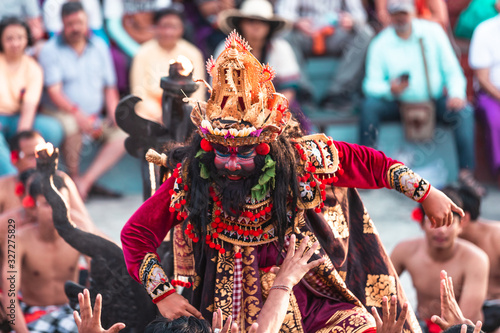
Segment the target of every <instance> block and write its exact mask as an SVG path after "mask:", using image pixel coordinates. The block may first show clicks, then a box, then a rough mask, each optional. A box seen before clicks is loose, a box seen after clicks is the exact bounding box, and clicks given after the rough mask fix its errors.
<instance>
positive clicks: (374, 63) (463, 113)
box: [360, 0, 485, 195]
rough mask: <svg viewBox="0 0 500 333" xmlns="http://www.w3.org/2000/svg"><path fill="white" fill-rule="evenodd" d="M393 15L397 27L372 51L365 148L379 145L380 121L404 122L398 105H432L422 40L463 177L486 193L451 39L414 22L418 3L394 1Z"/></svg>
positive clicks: (471, 117)
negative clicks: (479, 179) (476, 163)
mask: <svg viewBox="0 0 500 333" xmlns="http://www.w3.org/2000/svg"><path fill="white" fill-rule="evenodd" d="M389 13H391V20H392V24H391V26H389V27H388V28H387V29H385V30H384V31H382V32H381V33H380V34H379V35H378V36H377V37H375V39H374V40H373V42H372V44H371V45H370V48H369V50H368V56H367V61H366V77H365V81H364V85H363V88H364V92H365V95H366V99H365V101H364V103H363V107H362V110H361V120H360V136H361V138H360V142H361V144H363V145H367V146H376V143H377V137H378V129H379V124H380V121H382V120H400V113H399V105H398V102H411V103H415V102H423V101H429V96H428V89H427V84H426V74H425V68H424V59H423V58H422V51H421V48H420V42H419V40H420V39H421V40H422V42H423V45H424V49H425V57H426V62H427V65H428V73H429V81H430V90H431V96H430V97H431V99H432V101H433V102H434V104H435V106H436V115H437V120H438V122H441V123H443V124H446V125H450V126H452V129H453V133H454V136H455V143H456V146H457V152H458V159H459V167H460V172H459V179H460V181H462V182H463V183H465V184H467V185H469V186H471V187H474V188H475V190H476V191H477V192H478V193H479V194H480V195H484V192H485V189H484V188H483V187H482V186H480V185H479V184H478V183H477V181H476V180H475V179H474V177H473V174H472V170H473V167H474V114H473V110H472V108H471V107H470V106H469V105H468V104H467V101H466V98H465V86H466V81H465V78H464V76H463V73H462V70H461V68H460V65H459V63H458V60H457V58H456V56H455V54H454V53H453V49H452V47H451V44H450V41H449V40H448V38H447V36H446V34H445V32H444V30H443V29H442V28H441V27H440V26H439V25H437V24H436V23H434V22H429V21H426V20H419V19H414V18H413V14H414V5H413V1H412V0H399V1H398V0H393V1H390V2H389ZM405 78H406V79H405ZM445 89H446V91H447V93H444V91H445Z"/></svg>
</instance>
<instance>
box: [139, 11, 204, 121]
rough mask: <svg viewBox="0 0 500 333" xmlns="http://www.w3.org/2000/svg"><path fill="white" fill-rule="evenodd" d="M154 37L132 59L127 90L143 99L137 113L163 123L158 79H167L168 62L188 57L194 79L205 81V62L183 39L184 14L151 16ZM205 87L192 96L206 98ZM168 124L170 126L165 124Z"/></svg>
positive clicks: (160, 13)
mask: <svg viewBox="0 0 500 333" xmlns="http://www.w3.org/2000/svg"><path fill="white" fill-rule="evenodd" d="M153 22H154V32H155V34H154V38H153V39H151V40H150V41H148V42H146V43H144V44H143V45H142V46H141V48H140V49H139V52H137V55H136V56H135V57H134V61H133V63H132V69H131V71H130V89H131V92H132V94H133V95H136V96H138V97H140V98H141V99H142V103H139V104H138V105H137V113H138V114H140V115H141V116H143V117H144V118H146V119H149V120H153V121H156V122H158V123H162V103H161V100H162V94H163V89H162V88H161V87H160V80H161V78H162V77H163V76H168V74H169V68H170V60H172V59H174V60H175V59H177V57H178V56H179V55H183V56H185V57H187V58H188V59H189V60H190V61H191V62H192V64H193V66H194V70H193V71H194V72H193V79H195V80H196V79H205V62H204V61H203V56H202V54H201V52H200V50H199V49H198V48H197V47H196V46H194V45H193V44H191V43H189V42H188V41H186V40H184V39H182V34H183V33H184V22H183V15H182V13H181V12H180V11H178V10H177V9H175V8H173V7H170V8H166V9H162V10H159V11H157V12H155V14H154V21H153ZM205 93H206V89H205V88H204V87H200V88H198V90H197V91H196V92H195V93H194V94H193V95H192V97H193V98H195V99H198V100H204V99H205ZM166 125H169V124H166Z"/></svg>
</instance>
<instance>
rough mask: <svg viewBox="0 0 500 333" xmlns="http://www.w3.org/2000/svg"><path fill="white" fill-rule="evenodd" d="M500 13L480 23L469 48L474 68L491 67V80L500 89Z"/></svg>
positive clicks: (471, 63) (470, 61) (470, 62)
mask: <svg viewBox="0 0 500 333" xmlns="http://www.w3.org/2000/svg"><path fill="white" fill-rule="evenodd" d="M499 46H500V15H497V16H495V17H493V18H490V19H489V20H486V21H484V22H482V23H481V24H479V25H478V26H477V28H476V30H474V34H473V35H472V40H471V44H470V49H469V64H470V67H471V68H472V69H482V68H489V70H490V81H491V83H492V84H493V85H494V86H495V87H496V88H497V89H500V47H499Z"/></svg>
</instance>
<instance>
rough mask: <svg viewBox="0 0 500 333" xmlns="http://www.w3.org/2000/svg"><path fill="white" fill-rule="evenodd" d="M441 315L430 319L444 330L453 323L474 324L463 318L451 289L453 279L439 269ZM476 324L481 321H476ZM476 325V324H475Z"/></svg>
mask: <svg viewBox="0 0 500 333" xmlns="http://www.w3.org/2000/svg"><path fill="white" fill-rule="evenodd" d="M440 292H441V317H440V316H437V315H435V316H432V318H431V321H432V322H433V323H435V324H436V325H438V326H439V327H441V329H442V330H443V331H444V330H446V329H448V328H450V327H451V326H453V325H459V324H467V325H474V323H473V322H472V321H470V320H469V319H467V318H465V317H464V315H463V314H462V310H460V307H459V306H458V303H457V300H456V298H455V291H454V290H453V281H452V279H451V277H449V276H448V273H446V271H444V270H443V271H441V286H440ZM478 324H481V325H482V323H481V322H480V321H478ZM476 325H477V324H476Z"/></svg>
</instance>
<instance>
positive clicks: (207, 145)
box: [200, 139, 213, 151]
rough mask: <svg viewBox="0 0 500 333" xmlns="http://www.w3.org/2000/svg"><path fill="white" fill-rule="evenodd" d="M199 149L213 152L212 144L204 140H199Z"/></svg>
mask: <svg viewBox="0 0 500 333" xmlns="http://www.w3.org/2000/svg"><path fill="white" fill-rule="evenodd" d="M200 147H201V149H203V150H204V151H212V150H213V147H212V144H211V143H210V142H208V141H207V140H205V139H201V142H200Z"/></svg>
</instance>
